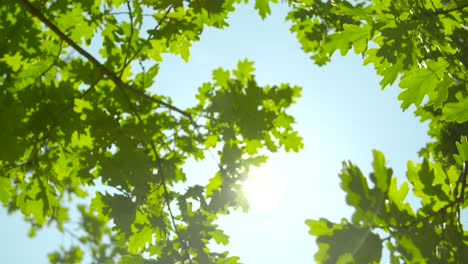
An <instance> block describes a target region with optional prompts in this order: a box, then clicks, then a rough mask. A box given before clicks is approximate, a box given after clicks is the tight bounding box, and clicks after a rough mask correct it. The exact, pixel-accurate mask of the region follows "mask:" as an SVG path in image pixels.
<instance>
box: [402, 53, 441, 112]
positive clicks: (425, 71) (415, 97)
mask: <svg viewBox="0 0 468 264" xmlns="http://www.w3.org/2000/svg"><path fill="white" fill-rule="evenodd" d="M447 66H448V63H447V61H446V60H444V59H441V58H439V59H438V60H437V61H431V62H428V66H427V68H418V69H417V70H415V71H414V72H412V74H405V75H404V76H403V77H402V78H401V81H400V84H399V86H400V87H401V88H403V89H405V90H404V91H403V92H401V93H400V95H398V99H399V100H401V101H402V103H401V108H403V109H404V110H405V109H407V108H408V107H409V106H410V105H411V104H414V105H415V106H419V105H420V104H421V102H422V100H423V98H424V96H426V95H429V96H431V95H432V94H433V93H434V89H435V88H436V87H437V85H438V83H439V78H441V77H442V76H444V72H445V70H446V68H447Z"/></svg>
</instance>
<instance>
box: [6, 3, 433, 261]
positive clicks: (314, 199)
mask: <svg viewBox="0 0 468 264" xmlns="http://www.w3.org/2000/svg"><path fill="white" fill-rule="evenodd" d="M286 12H287V8H286V7H285V6H282V5H274V6H272V15H271V16H270V17H268V18H267V19H266V20H264V21H262V20H261V19H260V17H259V16H258V15H257V13H256V11H255V10H253V8H252V7H251V6H241V7H239V8H238V10H237V11H236V12H235V13H233V14H231V16H230V19H229V21H228V22H229V24H230V27H229V28H227V29H223V30H216V29H208V30H205V32H204V33H203V35H202V37H201V41H200V42H197V43H195V44H194V45H193V47H192V49H191V57H190V60H189V62H188V63H185V62H183V61H182V60H181V59H180V58H176V57H173V56H165V61H164V62H163V63H162V64H161V68H160V73H159V75H158V76H157V80H156V84H155V87H154V89H155V91H157V92H159V93H162V94H170V95H171V96H172V97H173V99H174V103H175V104H176V105H179V106H181V107H185V106H191V105H192V104H193V103H194V102H195V99H194V95H195V93H196V91H197V88H198V87H199V86H200V85H201V84H202V83H203V82H206V81H209V80H211V72H212V70H214V69H216V68H218V67H223V68H225V69H233V68H235V66H236V64H237V61H238V60H241V59H244V58H247V59H249V60H251V61H254V62H255V64H254V66H255V68H256V71H255V75H256V79H257V81H258V82H259V83H260V84H262V85H263V84H279V83H284V82H288V83H291V84H294V85H299V86H301V87H302V88H303V91H302V97H301V98H300V99H299V100H298V102H297V104H296V105H295V106H293V107H292V108H290V110H289V113H290V114H292V115H293V116H294V117H295V118H296V129H297V130H298V131H299V133H300V134H301V136H303V138H304V144H305V148H304V149H303V150H302V151H301V152H300V153H279V154H275V155H272V156H271V157H270V159H269V161H268V163H267V164H266V167H268V168H269V170H268V171H269V172H268V173H266V172H265V173H264V174H265V175H266V176H265V175H264V177H266V178H268V177H270V178H272V179H277V181H278V182H279V183H281V184H280V185H281V186H282V187H281V191H280V192H279V193H278V194H277V195H276V198H275V204H274V205H270V206H269V207H268V208H262V206H260V205H259V206H258V207H257V208H253V209H252V211H251V212H250V213H248V214H244V213H241V212H233V213H231V214H230V215H227V216H222V217H220V220H219V222H218V223H219V225H220V227H221V229H223V230H225V232H226V233H227V234H228V235H230V237H231V238H230V244H229V245H228V246H227V247H226V248H225V250H229V251H230V252H231V254H232V255H237V256H240V257H241V261H242V262H243V263H246V264H263V263H269V264H279V263H281V264H283V263H295V264H301V263H313V254H314V253H315V251H316V246H315V242H314V238H313V237H311V236H309V235H308V229H307V227H306V225H305V224H304V220H305V219H307V218H313V219H318V218H319V217H326V218H329V219H330V220H335V221H339V219H340V218H341V217H349V216H350V215H351V213H352V210H351V209H350V208H349V207H347V206H346V203H345V200H344V193H343V192H342V191H341V189H340V188H339V179H338V176H337V174H338V172H339V171H340V169H341V162H342V161H344V160H352V161H353V162H354V163H356V164H358V165H359V166H360V167H361V169H362V170H363V171H364V172H365V173H366V174H367V173H368V172H370V168H371V166H370V164H371V161H372V149H378V150H381V151H382V152H383V153H384V154H385V156H386V159H387V165H389V166H392V167H393V168H394V170H395V174H396V175H398V176H399V177H400V179H401V180H403V177H404V173H405V168H406V162H407V160H410V159H411V160H418V157H417V151H418V150H419V149H420V148H421V147H423V145H424V144H425V142H428V141H429V139H428V137H427V136H426V125H425V124H421V123H419V121H418V120H417V119H415V118H414V115H413V113H412V110H411V109H409V110H407V111H406V112H402V111H401V110H400V107H399V104H400V103H399V102H398V101H397V99H396V97H397V95H398V93H399V88H398V87H396V86H395V87H390V88H387V89H386V90H384V91H382V90H381V89H380V86H379V84H378V83H379V81H380V78H379V77H378V76H376V74H375V72H374V70H373V68H372V67H371V66H367V67H364V66H362V58H361V57H360V56H355V55H352V54H349V55H348V56H346V57H341V56H339V55H338V56H335V57H334V58H333V60H332V61H333V62H332V63H330V64H329V65H327V66H325V67H321V68H319V67H317V66H316V65H314V64H313V62H312V61H311V60H310V59H309V58H308V57H309V55H307V54H304V53H303V52H302V51H301V49H300V46H299V44H298V43H297V40H296V38H295V36H294V35H292V34H291V33H290V32H289V27H290V24H289V23H286V22H285V21H284V17H285V15H286ZM215 170H216V166H215V163H214V161H213V160H210V158H208V159H207V160H206V162H203V163H196V162H190V163H189V164H187V166H186V168H185V171H186V172H187V174H188V177H189V182H190V183H201V184H206V183H207V181H208V179H209V178H210V177H211V176H212V175H213V173H214V171H215ZM401 180H399V183H401ZM257 188H259V187H257ZM261 192H262V191H261V190H259V193H261ZM265 195H267V194H265ZM0 223H1V225H0V234H1V235H0V256H1V258H2V263H7V264H9V263H15V264H16V263H18V264H22V263H39V264H41V263H47V258H46V254H47V253H48V252H51V251H53V250H54V249H56V248H58V247H59V246H60V245H62V244H69V243H70V242H71V241H72V238H71V237H69V236H67V235H62V234H60V233H58V232H57V231H55V230H53V229H52V230H49V229H46V230H43V231H39V232H38V234H37V236H36V237H35V238H34V239H30V238H28V237H27V232H28V226H27V225H26V224H24V223H23V221H22V219H21V216H19V215H13V216H6V212H5V210H0Z"/></svg>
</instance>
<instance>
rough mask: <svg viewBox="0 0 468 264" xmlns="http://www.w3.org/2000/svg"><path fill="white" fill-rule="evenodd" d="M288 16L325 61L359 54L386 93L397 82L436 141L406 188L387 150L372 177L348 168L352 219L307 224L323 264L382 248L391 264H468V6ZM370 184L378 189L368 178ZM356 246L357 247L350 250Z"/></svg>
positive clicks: (321, 6)
mask: <svg viewBox="0 0 468 264" xmlns="http://www.w3.org/2000/svg"><path fill="white" fill-rule="evenodd" d="M294 6H295V8H294V10H292V11H291V12H290V13H289V15H288V19H289V20H290V21H292V22H293V26H292V28H291V30H292V31H293V32H295V33H296V34H297V37H298V40H299V42H300V43H301V44H302V47H303V49H304V51H305V52H308V53H311V54H312V55H311V58H312V59H313V60H314V61H315V62H316V63H317V64H318V65H324V64H326V63H327V62H329V61H330V59H331V58H332V55H333V54H334V52H335V51H337V50H339V51H340V53H341V55H346V54H347V53H348V51H349V50H350V49H354V52H355V53H356V54H362V56H363V59H364V64H370V63H371V64H373V65H374V68H375V71H376V73H377V74H378V75H380V76H382V80H381V82H380V85H381V87H382V89H383V88H385V87H387V86H388V85H390V84H392V83H394V82H395V81H398V84H399V86H400V88H401V89H402V91H401V93H400V94H399V96H398V99H399V100H400V101H401V108H402V109H403V110H405V109H407V108H408V107H409V106H410V105H414V106H415V107H416V111H415V113H416V115H417V116H419V117H420V118H421V120H422V121H425V120H429V121H430V124H429V131H428V133H429V135H430V136H431V137H433V138H434V139H435V141H434V142H431V143H428V144H427V145H426V147H425V148H423V149H422V150H421V152H420V155H421V156H422V157H423V162H422V163H418V164H414V163H413V162H411V161H409V162H408V166H407V167H408V170H407V174H406V176H407V179H408V182H409V183H411V185H412V192H411V194H412V197H413V198H414V199H412V201H415V203H416V202H418V201H419V203H420V205H419V206H417V208H412V207H411V206H410V204H408V203H407V202H406V200H405V197H406V196H407V194H408V191H409V185H408V182H404V183H403V184H402V185H400V186H398V184H397V182H396V177H395V176H393V175H392V170H391V169H390V168H387V167H386V166H385V159H384V156H383V154H382V153H380V152H378V151H374V162H373V169H374V171H373V172H372V173H371V174H370V175H369V178H366V177H365V176H364V175H363V173H362V172H361V170H360V169H359V168H358V167H357V166H356V165H354V164H352V163H351V162H347V163H344V164H343V169H342V171H341V173H340V177H341V180H342V183H341V187H342V189H343V190H344V191H345V192H346V201H347V203H348V204H349V205H351V206H352V207H354V209H355V212H354V214H353V216H352V218H351V221H348V220H346V219H343V220H342V222H341V223H337V224H334V223H331V222H329V221H328V220H326V219H320V220H307V221H306V224H307V225H308V226H309V227H310V233H311V234H312V235H314V236H317V244H318V246H319V251H318V252H317V254H316V255H315V260H316V261H317V263H378V262H379V261H380V258H381V256H380V254H376V253H375V251H376V250H377V251H379V252H380V251H381V248H382V244H385V246H386V248H387V249H388V251H389V252H390V262H391V263H401V261H403V262H404V263H464V260H466V259H468V255H467V252H468V236H467V234H468V233H467V232H468V231H466V227H464V226H463V225H462V223H461V222H460V213H461V210H463V209H465V208H466V207H467V206H468V203H467V202H466V201H465V197H466V195H467V194H466V193H467V189H466V184H467V182H466V174H467V170H468V168H467V167H468V155H467V154H468V152H467V147H468V144H467V141H466V136H468V133H467V132H468V130H467V126H468V122H467V121H468V116H467V115H468V101H467V100H468V88H467V87H468V86H467V74H466V72H467V71H466V65H467V64H468V61H467V60H466V58H467V53H466V52H467V51H468V46H467V45H468V44H467V43H466V39H467V37H468V34H467V27H466V26H467V23H468V16H467V14H468V4H467V3H466V1H456V0H452V1H450V0H449V1H441V0H424V1H413V0H399V1H390V0H372V1H346V0H336V1H314V0H311V1H297V2H294ZM368 179H370V180H371V181H372V184H369V183H368V182H367V180H368ZM350 240H352V241H354V243H351V244H350Z"/></svg>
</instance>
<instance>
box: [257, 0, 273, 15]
mask: <svg viewBox="0 0 468 264" xmlns="http://www.w3.org/2000/svg"><path fill="white" fill-rule="evenodd" d="M270 1H271V2H274V3H277V0H255V9H257V10H258V14H259V15H260V16H261V17H262V19H265V18H266V16H267V15H269V14H271V10H270Z"/></svg>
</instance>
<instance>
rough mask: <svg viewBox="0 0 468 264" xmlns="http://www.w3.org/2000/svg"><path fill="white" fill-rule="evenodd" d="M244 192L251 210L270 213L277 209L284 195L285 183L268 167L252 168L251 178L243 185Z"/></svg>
mask: <svg viewBox="0 0 468 264" xmlns="http://www.w3.org/2000/svg"><path fill="white" fill-rule="evenodd" d="M243 192H244V194H245V197H246V198H247V200H248V201H249V204H250V210H254V211H269V210H271V209H273V208H274V207H276V206H277V205H278V203H279V202H280V200H281V198H282V196H283V193H284V182H283V179H282V178H281V177H279V175H278V174H276V173H275V172H274V171H273V170H272V169H270V168H267V167H251V168H250V172H249V178H248V179H247V180H246V181H245V182H244V184H243Z"/></svg>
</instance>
